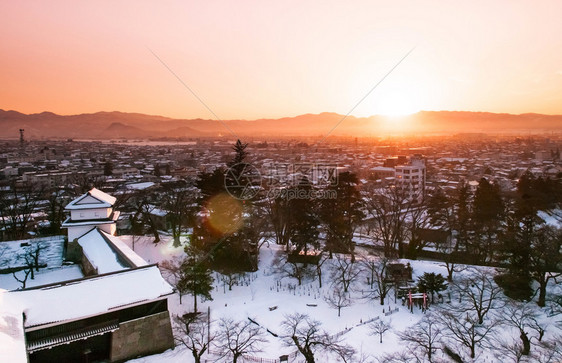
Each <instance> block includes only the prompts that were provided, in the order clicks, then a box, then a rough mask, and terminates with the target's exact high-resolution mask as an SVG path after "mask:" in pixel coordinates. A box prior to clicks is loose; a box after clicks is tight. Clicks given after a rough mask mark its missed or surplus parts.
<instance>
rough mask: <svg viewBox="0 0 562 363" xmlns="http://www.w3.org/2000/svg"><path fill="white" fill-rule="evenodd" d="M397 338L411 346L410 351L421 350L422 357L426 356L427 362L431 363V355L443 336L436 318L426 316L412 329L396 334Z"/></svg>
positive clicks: (429, 315) (431, 315)
mask: <svg viewBox="0 0 562 363" xmlns="http://www.w3.org/2000/svg"><path fill="white" fill-rule="evenodd" d="M398 336H399V337H400V340H402V341H404V342H406V343H408V344H409V345H411V348H412V350H418V349H419V350H421V351H422V353H423V355H424V356H427V359H428V360H429V362H433V353H434V351H435V350H436V349H437V345H438V344H439V342H440V340H441V337H442V336H443V334H442V332H441V329H440V327H439V324H438V320H437V318H436V316H435V315H433V314H428V315H426V316H424V318H423V319H421V320H420V321H419V322H418V323H417V324H415V325H414V326H413V327H409V328H407V329H406V330H405V331H404V332H401V333H398Z"/></svg>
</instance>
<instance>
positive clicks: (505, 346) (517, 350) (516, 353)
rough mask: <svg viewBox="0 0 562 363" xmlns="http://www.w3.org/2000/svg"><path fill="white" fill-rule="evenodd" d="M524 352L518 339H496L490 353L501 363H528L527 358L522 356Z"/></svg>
mask: <svg viewBox="0 0 562 363" xmlns="http://www.w3.org/2000/svg"><path fill="white" fill-rule="evenodd" d="M524 350H525V347H524V346H523V344H522V343H521V341H519V340H518V339H514V338H512V337H509V338H498V339H495V341H494V349H493V350H492V353H493V354H494V356H495V357H496V358H497V359H498V360H499V361H501V362H505V361H509V362H514V363H520V362H529V360H528V358H529V357H528V356H527V355H525V354H523V352H524Z"/></svg>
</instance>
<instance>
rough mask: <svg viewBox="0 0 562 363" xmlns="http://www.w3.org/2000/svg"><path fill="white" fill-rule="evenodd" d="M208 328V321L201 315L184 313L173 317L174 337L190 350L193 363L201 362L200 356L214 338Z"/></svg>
mask: <svg viewBox="0 0 562 363" xmlns="http://www.w3.org/2000/svg"><path fill="white" fill-rule="evenodd" d="M209 328H210V322H209V321H207V320H206V319H205V316H203V315H197V314H186V315H184V316H175V317H174V331H175V333H176V334H174V336H175V339H176V341H177V342H178V343H179V344H182V345H183V346H185V347H186V348H187V349H188V350H190V351H191V354H192V355H193V359H194V360H195V363H201V357H202V356H203V355H204V354H205V353H206V352H207V351H208V350H209V348H210V345H211V343H212V342H213V341H214V339H215V335H214V334H211V332H210V331H209Z"/></svg>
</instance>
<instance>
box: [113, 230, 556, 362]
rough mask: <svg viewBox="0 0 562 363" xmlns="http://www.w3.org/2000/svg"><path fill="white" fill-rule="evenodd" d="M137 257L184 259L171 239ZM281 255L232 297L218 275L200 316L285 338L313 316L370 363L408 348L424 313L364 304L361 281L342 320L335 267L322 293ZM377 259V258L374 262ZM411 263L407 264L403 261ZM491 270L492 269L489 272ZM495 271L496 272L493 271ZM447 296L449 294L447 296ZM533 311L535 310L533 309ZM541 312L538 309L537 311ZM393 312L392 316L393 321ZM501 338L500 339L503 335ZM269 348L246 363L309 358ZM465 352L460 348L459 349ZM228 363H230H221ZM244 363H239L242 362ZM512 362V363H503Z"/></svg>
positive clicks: (172, 355)
mask: <svg viewBox="0 0 562 363" xmlns="http://www.w3.org/2000/svg"><path fill="white" fill-rule="evenodd" d="M122 239H123V240H124V241H125V242H126V243H127V244H128V245H129V246H132V237H131V236H123V237H122ZM135 251H136V252H137V253H138V254H140V255H141V256H142V257H143V258H145V259H146V260H147V261H149V262H151V263H154V262H162V261H164V260H167V259H172V258H179V257H181V256H182V255H183V249H182V247H173V246H172V243H171V239H170V238H168V237H165V236H164V238H163V241H162V242H161V243H159V244H158V245H154V244H153V243H152V238H151V237H148V236H147V237H140V238H139V237H135ZM280 251H281V246H277V245H274V244H271V245H269V246H267V245H264V246H263V247H262V249H261V251H260V269H259V271H257V272H255V273H248V274H246V276H245V278H244V280H242V281H241V282H240V284H239V285H238V286H233V288H232V291H229V289H228V286H225V285H224V284H223V283H222V282H220V281H219V278H218V277H219V275H218V274H217V273H214V274H213V276H214V277H215V288H214V291H213V292H212V297H213V300H212V301H206V302H201V301H199V302H198V309H199V311H207V309H210V312H211V319H212V320H213V321H217V320H218V319H220V318H222V317H230V318H233V319H235V320H244V321H246V320H247V319H248V318H251V319H253V320H254V321H256V322H258V323H259V324H260V325H261V326H262V327H263V328H264V329H268V330H269V331H270V332H273V333H277V334H279V333H281V331H280V329H281V328H280V326H281V322H282V321H283V320H284V317H285V315H287V314H292V313H295V312H298V313H304V314H308V315H309V316H310V317H311V318H313V319H316V320H320V321H321V322H322V328H324V329H326V330H327V331H328V332H329V333H330V334H336V333H341V332H344V333H343V337H344V338H345V341H346V342H347V343H349V344H351V345H352V346H353V347H354V348H355V349H356V350H357V352H358V353H359V355H363V356H365V357H369V359H368V360H367V361H368V362H370V361H373V360H374V359H375V358H377V357H381V356H382V355H384V353H386V352H396V351H400V350H403V349H404V346H405V343H404V342H401V341H400V340H399V338H398V336H397V333H398V332H402V331H405V330H407V329H409V328H410V327H411V326H413V325H414V324H415V323H416V322H418V321H419V320H420V319H421V318H422V317H423V316H424V313H423V312H422V311H421V310H420V309H418V308H414V311H413V313H411V312H410V311H409V310H408V309H407V307H406V306H403V305H402V302H401V300H400V299H398V300H397V301H396V302H395V298H394V294H393V292H392V291H391V292H390V294H389V297H387V299H386V300H385V305H384V306H381V305H380V303H379V301H378V299H376V300H365V299H360V298H359V296H361V295H362V293H361V291H360V290H361V289H362V288H365V286H366V284H365V281H364V280H363V279H364V277H362V280H361V281H357V283H356V286H355V288H354V290H355V292H354V293H352V296H355V298H354V299H353V300H354V301H353V304H352V305H351V306H349V307H344V308H342V309H341V316H340V317H338V312H337V309H335V308H332V307H330V306H329V305H328V303H327V302H326V301H325V300H324V298H323V296H325V294H327V293H328V292H329V291H332V287H331V284H330V281H328V279H329V272H328V271H329V265H330V263H332V261H331V260H328V261H327V263H325V264H324V266H323V271H324V273H323V275H324V277H323V279H324V280H325V281H323V285H324V286H323V288H322V289H321V288H319V283H318V281H317V280H312V279H309V280H306V281H304V282H303V284H302V285H301V286H297V280H296V279H292V278H288V277H282V276H281V275H279V273H278V272H276V271H275V269H274V268H272V267H271V266H272V262H273V261H274V259H275V256H276V254H277V253H279V252H280ZM371 257H372V256H371ZM401 262H403V263H406V262H408V261H406V260H401ZM409 262H410V263H411V266H412V267H413V274H414V280H416V278H417V276H420V275H422V274H423V273H424V272H435V273H441V274H442V275H443V276H446V272H447V271H446V269H445V266H444V264H443V263H440V262H431V261H409ZM488 270H492V269H488ZM492 271H493V270H492ZM462 274H463V272H461V273H458V274H457V276H456V278H458V277H461V276H462ZM444 295H445V294H444ZM438 305H440V304H436V305H434V306H432V307H430V309H429V311H430V312H431V311H432V310H433V309H436V307H438ZM532 305H533V307H534V308H535V307H536V304H534V303H532ZM169 309H170V312H171V314H172V315H181V314H184V313H186V312H190V311H192V310H193V298H192V296H191V295H185V296H184V297H183V299H182V304H180V303H179V296H178V295H177V294H176V295H174V296H172V297H171V298H170V306H169ZM536 309H537V311H539V309H538V308H536ZM389 311H391V314H390V315H389ZM373 319H375V320H376V319H382V320H384V321H386V322H389V323H390V325H391V326H392V330H390V331H388V332H386V333H385V334H384V336H383V343H379V337H378V336H374V335H372V333H371V329H370V328H369V324H367V323H368V322H370V321H373ZM541 319H543V320H547V319H548V318H547V317H546V316H544V314H543V315H541ZM548 325H549V328H548V329H547V333H546V334H545V337H548V336H550V335H551V334H555V333H559V330H558V329H557V328H556V327H554V324H548ZM515 333H516V332H515V331H513V330H512V329H511V328H509V327H505V328H503V329H502V334H503V335H505V336H506V337H507V336H510V335H511V336H514V337H515V338H517V339H518V334H515ZM500 335H501V334H500ZM267 337H268V343H266V344H264V345H263V347H262V352H261V353H256V354H254V355H253V356H252V357H253V360H252V358H251V359H246V360H242V361H244V362H249V361H252V362H259V361H260V360H261V361H263V362H274V361H275V360H276V359H278V358H279V356H281V355H284V354H289V355H291V353H292V355H291V356H293V357H294V356H296V358H293V359H292V360H290V361H293V362H304V357H303V356H302V355H300V354H295V351H296V349H295V348H294V347H293V346H291V347H287V346H285V345H284V344H283V342H282V341H281V339H280V338H276V337H274V336H273V335H270V334H268V335H267ZM455 348H457V349H459V350H462V349H463V348H461V347H455ZM436 356H437V358H438V359H441V360H440V361H441V362H446V361H450V360H447V359H445V358H444V356H443V354H442V353H441V352H438V353H437V354H436ZM205 359H207V361H209V362H212V361H213V362H214V361H217V360H216V356H213V355H205V356H204V359H203V361H205ZM193 361H194V360H193V357H192V356H191V352H190V351H189V350H187V349H186V348H184V347H182V346H178V347H176V348H175V349H174V350H169V351H167V352H164V353H162V354H159V355H153V356H149V357H144V358H140V359H136V360H133V361H131V362H136V363H141V362H144V363H152V362H154V363H156V362H193ZM219 361H221V362H222V361H225V360H219ZM239 361H240V360H239ZM316 361H317V362H331V361H334V362H336V361H338V360H334V358H330V359H329V358H327V357H317V360H316ZM474 361H475V362H499V361H498V358H496V357H495V356H494V355H493V354H492V352H491V351H486V350H484V349H479V350H478V354H477V357H476V359H475V360H474ZM502 361H505V362H509V361H511V360H509V359H507V358H506V359H505V360H502Z"/></svg>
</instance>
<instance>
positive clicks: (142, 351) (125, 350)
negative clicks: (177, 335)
mask: <svg viewBox="0 0 562 363" xmlns="http://www.w3.org/2000/svg"><path fill="white" fill-rule="evenodd" d="M172 347H174V336H173V335H172V325H171V323H170V314H169V312H168V311H163V312H161V313H157V314H154V315H149V316H146V317H143V318H139V319H135V320H131V321H127V322H124V323H120V324H119V329H117V330H116V331H114V332H113V333H112V337H111V356H110V358H111V361H112V362H121V361H124V360H126V359H131V358H135V357H138V356H143V355H148V354H155V353H160V352H163V351H165V350H167V349H170V348H172Z"/></svg>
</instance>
